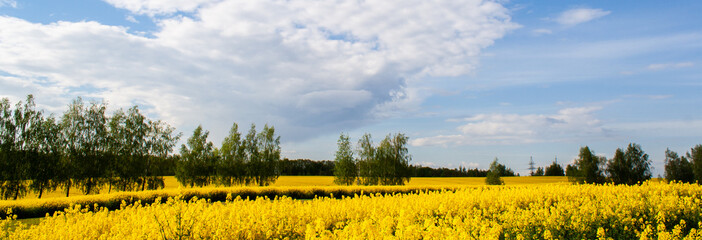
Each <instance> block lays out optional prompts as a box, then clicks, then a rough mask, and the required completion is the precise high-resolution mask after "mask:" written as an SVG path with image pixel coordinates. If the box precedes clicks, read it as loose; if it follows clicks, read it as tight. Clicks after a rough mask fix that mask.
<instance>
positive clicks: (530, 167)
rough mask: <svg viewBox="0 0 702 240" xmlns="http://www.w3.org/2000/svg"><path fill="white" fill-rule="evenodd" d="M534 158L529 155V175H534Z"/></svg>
mask: <svg viewBox="0 0 702 240" xmlns="http://www.w3.org/2000/svg"><path fill="white" fill-rule="evenodd" d="M534 169H536V168H535V167H534V158H533V157H531V156H529V175H531V176H534Z"/></svg>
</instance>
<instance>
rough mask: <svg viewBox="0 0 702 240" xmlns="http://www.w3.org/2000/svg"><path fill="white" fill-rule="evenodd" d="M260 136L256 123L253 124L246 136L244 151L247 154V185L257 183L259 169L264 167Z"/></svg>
mask: <svg viewBox="0 0 702 240" xmlns="http://www.w3.org/2000/svg"><path fill="white" fill-rule="evenodd" d="M258 140H259V139H258V137H256V125H255V124H251V128H249V132H248V133H247V134H246V138H244V144H243V145H244V146H243V147H244V150H245V151H244V153H245V154H246V178H245V181H246V183H245V184H246V185H249V184H256V178H255V177H256V175H258V169H259V168H261V167H263V164H262V161H261V155H260V151H259V144H258Z"/></svg>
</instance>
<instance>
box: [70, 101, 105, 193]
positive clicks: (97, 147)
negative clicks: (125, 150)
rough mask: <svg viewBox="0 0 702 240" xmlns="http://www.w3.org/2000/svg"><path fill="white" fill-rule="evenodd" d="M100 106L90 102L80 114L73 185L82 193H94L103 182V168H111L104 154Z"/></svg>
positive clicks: (102, 107) (102, 108)
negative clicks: (80, 121)
mask: <svg viewBox="0 0 702 240" xmlns="http://www.w3.org/2000/svg"><path fill="white" fill-rule="evenodd" d="M106 109H107V106H106V105H105V104H104V103H97V102H91V103H90V106H88V107H86V108H84V109H83V111H82V112H81V113H82V114H83V117H82V118H80V120H82V121H83V122H82V123H81V126H82V128H80V129H79V144H80V145H79V152H78V154H77V158H75V161H76V166H77V167H78V168H76V170H77V171H78V174H76V178H75V180H76V185H77V186H78V187H79V188H80V190H81V191H82V192H83V193H84V194H97V193H99V192H100V188H102V186H103V185H104V184H105V183H106V180H107V178H106V177H107V176H108V175H107V169H108V167H109V166H110V165H111V163H110V160H111V159H110V158H109V157H108V156H107V155H106V153H107V152H108V151H109V150H108V146H109V138H108V125H107V121H108V118H107V116H106V115H105V110H106Z"/></svg>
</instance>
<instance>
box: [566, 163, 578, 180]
mask: <svg viewBox="0 0 702 240" xmlns="http://www.w3.org/2000/svg"><path fill="white" fill-rule="evenodd" d="M578 174H579V173H578V168H577V167H575V165H571V164H568V165H567V166H566V171H565V175H566V176H567V177H568V179H575V178H576V177H577V176H578Z"/></svg>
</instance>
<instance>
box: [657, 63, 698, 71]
mask: <svg viewBox="0 0 702 240" xmlns="http://www.w3.org/2000/svg"><path fill="white" fill-rule="evenodd" d="M692 66H695V63H693V62H679V63H657V64H651V65H648V67H646V68H648V69H649V70H654V71H658V70H666V69H677V68H685V67H692Z"/></svg>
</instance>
